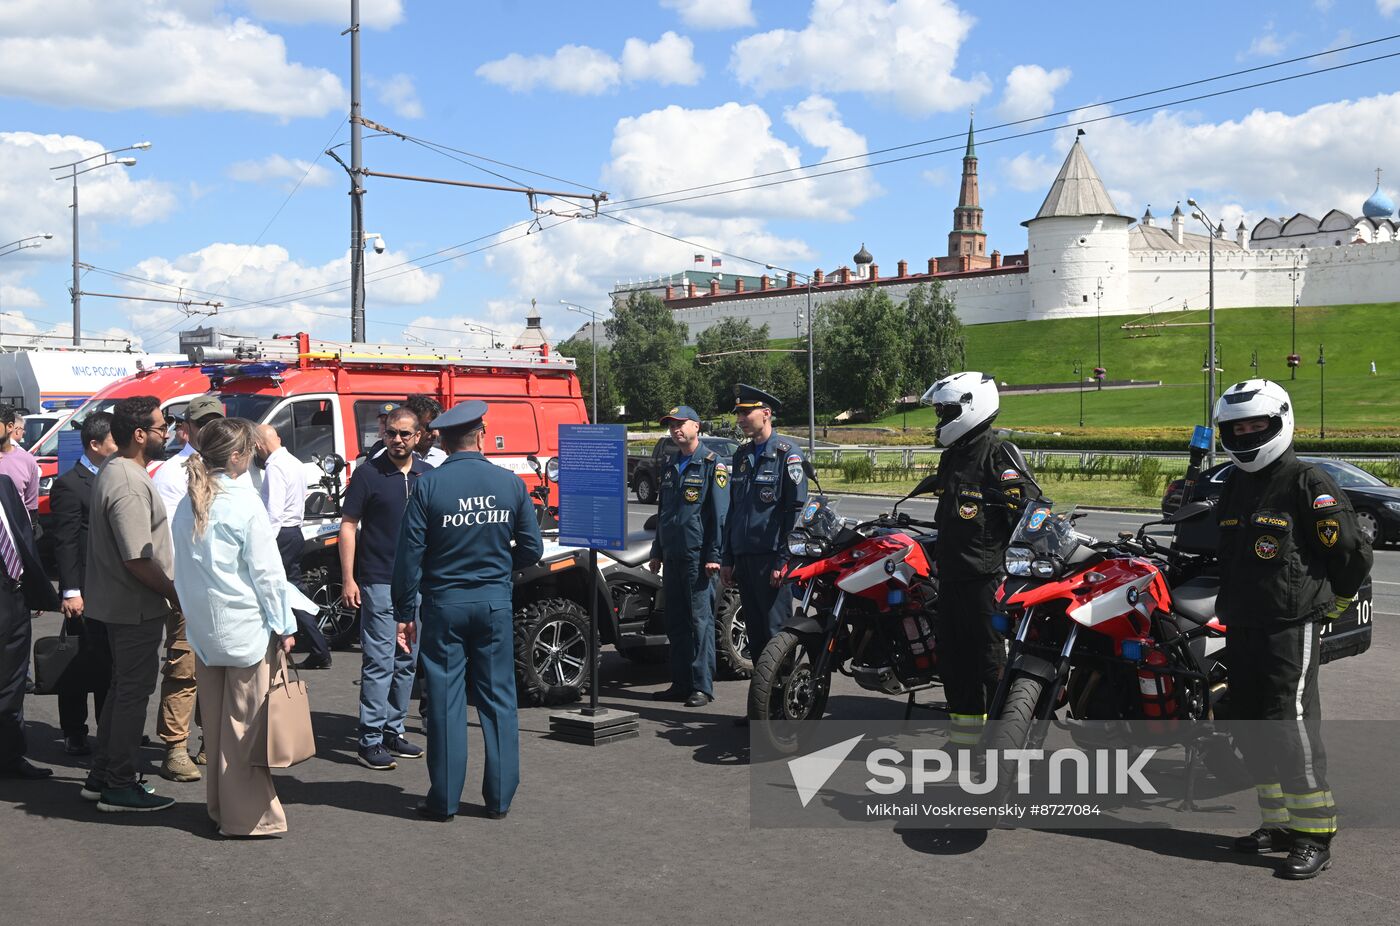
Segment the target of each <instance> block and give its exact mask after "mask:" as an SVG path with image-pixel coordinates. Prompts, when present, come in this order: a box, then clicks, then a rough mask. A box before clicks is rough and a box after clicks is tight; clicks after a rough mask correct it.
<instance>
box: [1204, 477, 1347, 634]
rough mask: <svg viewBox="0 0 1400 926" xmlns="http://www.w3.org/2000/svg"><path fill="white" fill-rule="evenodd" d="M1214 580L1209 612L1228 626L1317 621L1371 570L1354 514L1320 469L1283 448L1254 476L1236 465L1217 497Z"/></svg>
mask: <svg viewBox="0 0 1400 926" xmlns="http://www.w3.org/2000/svg"><path fill="white" fill-rule="evenodd" d="M1215 514H1216V517H1217V518H1218V519H1219V525H1220V539H1219V541H1218V549H1217V553H1218V554H1219V556H1220V574H1221V575H1222V576H1225V577H1227V581H1224V582H1222V583H1220V595H1219V597H1217V598H1216V601H1215V611H1216V614H1217V615H1219V617H1220V620H1221V622H1222V623H1224V624H1227V625H1229V626H1230V627H1245V628H1262V629H1270V630H1272V629H1275V628H1277V627H1281V626H1284V625H1287V624H1296V623H1298V622H1300V621H1310V620H1316V619H1317V618H1319V617H1322V616H1323V615H1324V614H1326V612H1327V611H1328V609H1330V608H1331V607H1332V601H1333V596H1334V595H1346V596H1348V597H1350V596H1352V595H1355V594H1356V592H1357V590H1358V589H1359V588H1361V585H1362V583H1363V582H1365V581H1366V576H1367V575H1369V574H1370V572H1371V559H1372V557H1371V547H1370V546H1369V545H1368V544H1367V543H1366V541H1365V540H1364V539H1363V538H1362V536H1361V530H1360V529H1359V528H1358V527H1357V525H1356V512H1355V511H1354V510H1353V509H1352V507H1351V502H1350V501H1349V500H1348V499H1347V497H1346V495H1345V494H1344V493H1343V492H1342V490H1341V489H1340V488H1338V486H1337V483H1336V482H1334V481H1333V479H1332V477H1331V476H1329V475H1327V472H1326V470H1324V469H1322V467H1320V466H1315V465H1313V464H1311V463H1305V462H1303V461H1302V460H1300V459H1298V458H1297V457H1296V456H1294V454H1293V451H1292V450H1288V451H1287V452H1285V453H1284V455H1283V456H1281V457H1280V458H1279V459H1277V460H1275V461H1274V462H1273V463H1272V464H1270V465H1269V466H1266V467H1264V469H1262V470H1261V471H1259V472H1257V473H1246V472H1245V471H1244V470H1242V469H1240V468H1239V467H1238V466H1236V467H1235V468H1234V469H1232V470H1230V475H1229V476H1228V477H1226V479H1225V486H1224V488H1223V489H1222V490H1221V492H1220V500H1219V501H1218V502H1216V505H1215Z"/></svg>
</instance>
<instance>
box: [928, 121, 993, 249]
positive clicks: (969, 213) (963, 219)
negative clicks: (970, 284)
mask: <svg viewBox="0 0 1400 926" xmlns="http://www.w3.org/2000/svg"><path fill="white" fill-rule="evenodd" d="M963 258H967V260H966V261H964V260H963ZM990 264H991V260H990V259H989V258H988V257H987V233H986V232H984V231H983V230H982V206H981V205H980V204H979V202H978V196H977V148H976V147H975V146H974V145H973V140H972V117H971V116H969V117H968V120H967V150H966V151H965V152H964V153H963V167H962V190H961V191H960V192H959V194H958V206H957V208H956V209H954V210H953V230H952V231H951V232H949V233H948V256H947V257H946V258H945V259H944V260H941V261H939V265H940V266H939V269H940V270H943V271H945V272H946V271H948V270H961V269H963V268H964V267H966V268H967V269H977V268H980V267H986V266H989V265H990Z"/></svg>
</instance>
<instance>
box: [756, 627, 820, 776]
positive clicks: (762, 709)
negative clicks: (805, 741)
mask: <svg viewBox="0 0 1400 926" xmlns="http://www.w3.org/2000/svg"><path fill="white" fill-rule="evenodd" d="M820 651H821V640H820V639H819V638H817V637H815V636H812V635H809V634H799V633H796V632H794V631H791V630H784V631H782V632H780V633H779V634H778V635H777V636H775V637H774V638H773V639H771V640H769V641H768V645H767V646H766V647H764V648H763V652H762V654H760V656H759V658H758V662H757V664H756V665H755V666H754V670H753V682H752V683H751V684H750V685H749V718H750V720H751V722H752V723H753V724H754V725H756V726H758V727H759V728H760V729H761V730H762V731H763V732H764V734H765V735H766V736H767V739H768V742H769V744H770V745H771V746H772V747H773V748H774V749H776V750H777V751H778V752H783V753H791V752H796V751H797V749H798V747H799V734H800V731H801V728H802V721H804V720H817V719H819V718H820V717H821V715H822V712H823V711H824V710H825V709H826V699H827V696H828V695H830V694H831V673H830V672H827V673H825V674H824V675H823V676H822V677H820V678H819V677H817V675H816V673H815V672H813V664H814V663H815V662H816V657H817V654H818V653H819V652H820Z"/></svg>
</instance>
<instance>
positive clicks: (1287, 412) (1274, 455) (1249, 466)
mask: <svg viewBox="0 0 1400 926" xmlns="http://www.w3.org/2000/svg"><path fill="white" fill-rule="evenodd" d="M1248 418H1258V419H1261V420H1262V421H1263V423H1264V427H1263V428H1262V429H1259V430H1253V431H1248V432H1246V433H1244V434H1236V433H1235V424H1236V423H1237V422H1240V421H1244V420H1245V419H1248ZM1215 421H1216V423H1217V424H1218V425H1219V426H1220V443H1221V445H1222V446H1223V447H1224V448H1225V452H1226V453H1227V454H1229V455H1230V459H1231V460H1234V461H1235V465H1236V466H1238V467H1239V468H1240V469H1242V470H1244V471H1245V472H1246V473H1257V472H1258V471H1259V470H1261V469H1263V468H1264V467H1266V466H1268V465H1269V464H1270V463H1272V462H1274V461H1275V460H1277V459H1278V458H1279V457H1281V456H1283V452H1284V451H1285V450H1287V449H1288V448H1289V447H1291V446H1293V403H1292V401H1290V400H1289V398H1288V393H1287V391H1285V390H1284V388H1283V387H1282V386H1280V385H1279V384H1278V383H1275V382H1272V381H1270V380H1267V379H1247V380H1245V381H1244V382H1242V383H1235V385H1233V386H1231V387H1230V388H1229V389H1226V390H1225V392H1224V394H1222V395H1221V396H1220V400H1219V401H1218V402H1216V403H1215Z"/></svg>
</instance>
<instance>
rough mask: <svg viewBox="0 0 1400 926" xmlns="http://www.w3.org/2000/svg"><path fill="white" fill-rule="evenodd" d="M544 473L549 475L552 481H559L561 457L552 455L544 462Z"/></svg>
mask: <svg viewBox="0 0 1400 926" xmlns="http://www.w3.org/2000/svg"><path fill="white" fill-rule="evenodd" d="M544 474H545V476H547V477H549V481H550V482H558V481H559V458H558V457H550V458H549V459H548V460H547V461H545V464H544Z"/></svg>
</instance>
